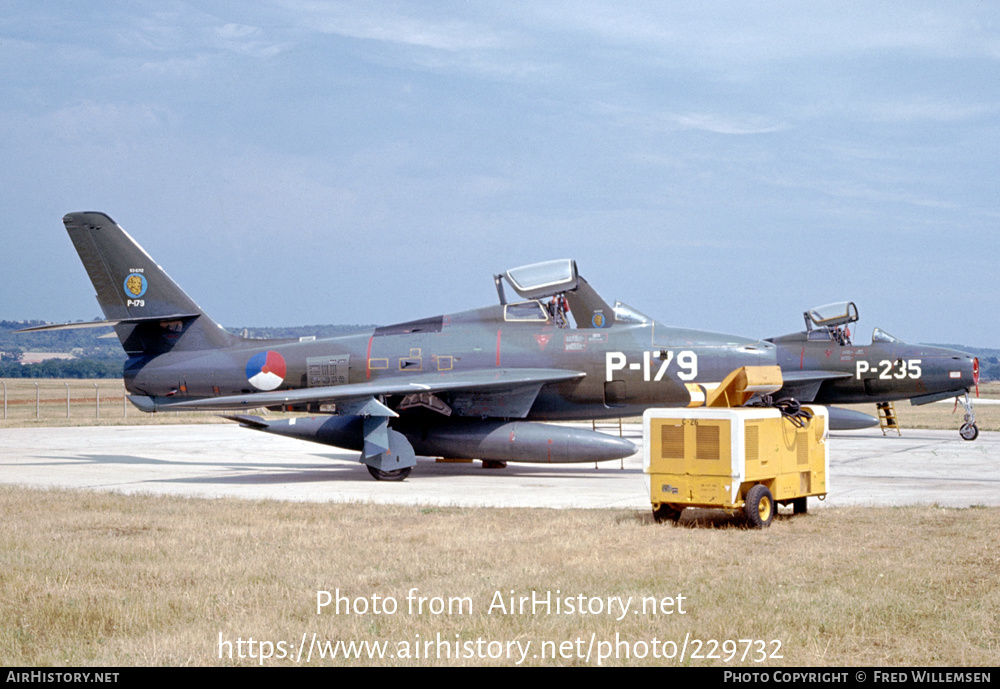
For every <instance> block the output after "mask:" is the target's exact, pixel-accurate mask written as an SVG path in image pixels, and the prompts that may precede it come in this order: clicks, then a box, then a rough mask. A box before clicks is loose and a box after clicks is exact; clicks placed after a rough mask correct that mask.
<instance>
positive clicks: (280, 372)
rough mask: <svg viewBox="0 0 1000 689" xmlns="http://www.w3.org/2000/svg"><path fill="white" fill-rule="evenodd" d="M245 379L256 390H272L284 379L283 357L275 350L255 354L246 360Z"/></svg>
mask: <svg viewBox="0 0 1000 689" xmlns="http://www.w3.org/2000/svg"><path fill="white" fill-rule="evenodd" d="M247 380H249V381H250V384H251V385H253V386H254V387H255V388H257V389H258V390H265V391H267V390H274V389H276V388H277V387H278V386H279V385H281V384H282V383H283V382H284V381H285V359H284V357H282V356H281V355H280V354H278V353H277V352H261V353H260V354H255V355H253V356H252V357H251V358H250V361H248V362H247Z"/></svg>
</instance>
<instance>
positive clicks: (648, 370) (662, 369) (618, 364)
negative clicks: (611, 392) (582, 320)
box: [604, 350, 698, 383]
mask: <svg viewBox="0 0 1000 689" xmlns="http://www.w3.org/2000/svg"><path fill="white" fill-rule="evenodd" d="M654 357H655V358H657V359H659V360H660V364H659V366H658V368H657V370H656V374H655V375H654V374H653V361H652V359H653V358H654ZM671 362H673V363H676V364H677V368H678V369H680V370H679V371H678V372H677V377H678V378H680V379H681V380H694V379H695V378H697V377H698V355H697V354H696V353H694V352H692V351H688V350H684V351H683V352H678V354H677V356H676V357H675V356H674V353H673V352H672V351H667V352H664V351H659V352H643V353H642V362H641V363H640V362H638V361H632V362H630V361H629V360H628V357H627V356H625V354H624V353H623V352H607V354H606V355H605V357H604V370H605V374H606V376H605V380H607V381H609V382H610V381H611V380H613V379H614V373H615V371H621V370H623V369H626V368H627V369H628V370H630V371H640V370H641V371H642V379H643V380H644V381H646V382H649V381H650V380H652V381H653V382H654V383H658V382H659V381H661V380H663V376H664V374H665V373H666V372H667V368H668V367H669V366H670V364H671Z"/></svg>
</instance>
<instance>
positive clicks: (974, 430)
mask: <svg viewBox="0 0 1000 689" xmlns="http://www.w3.org/2000/svg"><path fill="white" fill-rule="evenodd" d="M957 399H960V400H961V401H962V406H963V407H965V422H964V423H963V424H962V427H961V428H959V429H958V434H959V435H960V436H962V440H975V439H976V438H978V437H979V426H977V425H976V412H975V411H973V409H972V401H971V400H970V399H969V393H965V399H962V398H961V397H959V398H957Z"/></svg>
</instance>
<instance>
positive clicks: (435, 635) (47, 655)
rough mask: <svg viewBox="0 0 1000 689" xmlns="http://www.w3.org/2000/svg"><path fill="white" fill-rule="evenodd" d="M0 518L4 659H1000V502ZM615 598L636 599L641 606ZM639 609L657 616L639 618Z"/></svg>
mask: <svg viewBox="0 0 1000 689" xmlns="http://www.w3.org/2000/svg"><path fill="white" fill-rule="evenodd" d="M0 511H2V513H3V514H4V515H5V517H4V519H3V521H2V523H0V664H3V665H32V666H34V665H50V664H51V665H126V666H130V665H234V664H243V665H256V664H260V663H263V664H265V665H290V664H296V663H298V664H306V660H305V658H306V656H307V654H308V653H311V654H312V657H311V658H310V660H309V661H308V664H313V665H318V664H326V665H380V666H381V665H514V664H517V663H518V662H523V664H526V665H598V664H602V665H668V666H671V665H694V666H697V665H716V666H737V665H738V666H744V667H746V666H756V667H768V666H779V665H788V666H816V665H821V666H838V665H863V666H871V665H875V666H883V667H885V666H913V665H919V666H924V665H936V666H942V665H948V666H956V665H965V666H996V665H997V662H998V660H1000V552H998V549H997V545H996V543H997V541H996V538H995V534H996V533H998V530H1000V510H997V509H961V510H958V509H944V508H938V507H914V508H899V509H891V508H885V509H871V508H856V509H855V508H837V509H824V510H819V511H816V512H814V513H810V514H808V515H799V516H796V517H790V516H779V518H778V519H776V521H775V523H774V524H773V525H772V526H771V528H770V529H767V530H764V531H753V530H747V529H744V528H742V527H741V526H740V525H739V523H738V522H737V521H735V520H731V519H729V518H728V517H726V516H725V515H724V514H722V513H706V516H705V518H704V519H703V520H702V522H700V523H696V524H689V525H682V526H679V527H675V526H663V525H656V524H654V523H653V522H652V520H651V518H650V516H649V514H648V513H646V512H642V513H638V512H635V511H614V510H538V509H535V510H529V509H460V508H426V507H424V508H419V507H386V506H374V505H360V504H355V505H350V504H336V505H331V504H287V503H279V502H250V501H238V500H211V501H207V500H192V499H181V498H169V497H153V496H143V497H127V496H120V495H115V494H107V493H101V494H97V493H87V492H59V491H37V490H30V489H22V488H0ZM414 588H415V589H417V591H416V592H415V593H414V594H413V596H412V599H413V603H414V605H417V603H418V601H419V598H420V597H425V599H426V600H425V601H424V610H423V612H422V613H420V614H418V613H417V611H416V608H414V609H413V611H412V612H411V610H410V608H409V605H408V602H407V597H408V594H409V592H410V591H411V589H414ZM338 590H339V595H340V596H341V597H342V598H343V599H344V600H343V601H342V604H341V605H342V607H341V610H340V613H339V614H338V613H337V612H336V611H335V606H334V604H333V603H332V602H331V604H330V605H329V606H326V607H325V608H323V609H322V611H321V613H320V614H317V592H318V591H329V592H330V593H331V595H336V592H337V591H338ZM533 591H534V592H537V594H536V595H546V593H547V592H551V595H552V596H553V600H554V599H555V598H559V599H562V601H563V602H562V605H564V606H565V605H568V603H567V602H566V599H571V603H572V604H573V605H574V606H575V607H578V606H579V603H580V601H581V599H580V596H583V600H584V601H585V603H584V605H585V609H587V610H588V613H587V614H582V615H581V614H579V613H576V612H574V614H556V613H555V609H554V608H552V609H550V610H549V611H546V610H544V609H539V608H536V609H535V610H534V611H533V612H534V614H532V611H531V609H530V607H529V608H528V609H526V610H525V611H524V612H520V611H518V612H517V613H516V614H511V611H510V610H509V609H508V610H501V609H500V608H499V607H496V606H494V609H493V611H492V613H489V612H488V610H489V608H490V605H491V603H496V602H497V599H496V596H497V595H499V596H500V598H502V599H504V600H505V602H506V601H508V600H509V599H510V597H511V595H512V594H511V592H513V595H514V596H515V597H520V596H530V595H531V593H532V592H533ZM609 597H611V598H615V597H623V598H628V597H631V598H632V603H631V607H630V608H629V609H628V612H627V614H621V613H620V612H619V607H617V605H616V604H615V603H614V602H612V603H608V598H609ZM681 597H683V598H681ZM644 598H645V599H647V601H653V600H655V601H656V603H657V608H656V610H655V611H654V610H650V609H648V608H647V609H646V610H645V611H641V612H640V613H639V614H636V613H635V611H636V609H637V607H638V606H640V605H641V603H642V601H643V599H644ZM668 598H669V599H672V601H671V602H664V599H668ZM390 599H391V600H392V602H393V603H394V604H395V609H394V612H392V613H391V614H390V612H389V610H388V608H389V607H390ZM459 599H466V602H464V603H463V602H462V601H461V600H459ZM449 600H451V602H452V604H453V608H452V610H451V613H450V614H449V613H448V611H447V608H446V603H447V602H448V601H449ZM348 601H349V603H348ZM505 604H506V603H505ZM348 605H350V607H351V608H352V609H353V611H354V612H355V613H357V612H361V611H363V610H364V611H365V614H348V612H347V609H348ZM436 605H440V606H442V607H444V609H443V610H441V611H440V614H435V606H436ZM553 605H554V603H553ZM661 605H662V606H665V607H660V606H661ZM598 608H601V609H603V612H601V611H599V610H598ZM365 609H366V610H365ZM376 609H378V610H379V611H380V614H375V612H374V611H375V610H376ZM563 610H564V611H565V607H564V608H563ZM608 610H611V614H607V611H608ZM681 610H683V614H682V613H681ZM590 611H592V612H593V614H591V612H590ZM668 611H670V612H669V614H668ZM619 618H620V619H619ZM250 639H253V640H254V643H253V644H250ZM314 639H315V641H314ZM337 641H343V642H354V643H355V644H362V643H368V644H373V643H376V642H377V643H380V644H385V648H384V653H385V657H382V658H371V657H369V655H368V653H369V652H377V651H376V650H375V649H376V647H374V646H370V645H369V646H360V645H359V646H352V647H349V648H351V649H353V650H346V649H345V647H343V646H336V645H335V644H336V642H337ZM439 641H440V642H441V643H438V642H439ZM317 642H324V643H325V642H330V644H331V645H330V646H324V645H322V644H319V645H317ZM685 646H686V648H685ZM300 648H301V649H302V650H301V652H302V657H301V658H298V655H299V653H300ZM321 650H322V652H323V653H324V655H326V656H327V657H326V658H324V659H321V658H320V657H319V654H320V652H321ZM345 650H346V652H347V653H349V654H352V653H356V654H360V657H351V658H344V657H342V656H343V654H344V653H345ZM262 651H263V654H264V655H268V656H270V657H269V658H266V659H264V660H263V661H262V660H261V659H260V656H261V654H262ZM241 653H242V654H243V656H244V657H242V658H240V654H241ZM331 653H336V654H337V657H335V658H330V657H329V654H331ZM406 653H409V655H410V657H408V658H406V657H400V655H404V654H406ZM681 655H683V656H684V657H683V659H681V658H680V656H681ZM220 656H221V657H220ZM491 656H496V657H491ZM553 656H555V657H553ZM772 656H775V657H772ZM727 659H728V662H727ZM757 661H760V662H757Z"/></svg>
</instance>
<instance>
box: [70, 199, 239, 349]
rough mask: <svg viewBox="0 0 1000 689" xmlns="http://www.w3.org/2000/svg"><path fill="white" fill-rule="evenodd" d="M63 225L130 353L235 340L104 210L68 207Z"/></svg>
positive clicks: (213, 345)
mask: <svg viewBox="0 0 1000 689" xmlns="http://www.w3.org/2000/svg"><path fill="white" fill-rule="evenodd" d="M63 224H65V225H66V231H67V232H69V237H70V239H71V240H72V241H73V245H74V246H75V247H76V251H77V253H78V254H79V255H80V260H81V261H83V265H84V267H85V268H86V269H87V274H88V275H89V276H90V281H91V282H92V283H94V289H96V290H97V301H98V303H99V304H100V305H101V309H102V310H103V311H104V316H105V318H107V319H108V320H114V321H123V322H122V323H119V324H118V325H116V326H115V331H116V332H117V333H118V338H119V339H120V340H121V343H122V346H123V347H124V348H125V351H126V352H128V354H129V355H130V356H142V355H155V354H162V353H164V352H167V351H170V350H179V351H196V350H204V349H215V348H218V347H227V346H230V345H233V344H235V343H236V342H238V341H239V338H238V337H237V336H236V335H233V334H232V333H229V332H226V331H225V330H223V329H222V327H221V326H220V325H218V324H217V323H215V322H214V321H213V320H212V319H211V318H209V317H208V315H207V314H205V312H204V311H202V310H201V307H199V306H198V305H197V304H195V303H194V301H192V299H191V298H190V297H189V296H188V295H187V294H185V293H184V290H182V289H181V288H180V287H178V286H177V283H175V282H174V281H173V280H171V279H170V276H168V275H167V274H166V273H165V272H164V271H163V269H162V268H160V266H158V265H157V264H156V261H154V260H153V259H152V258H151V257H150V256H149V254H147V253H146V252H145V251H144V250H143V248H142V247H141V246H139V245H138V244H137V243H136V242H135V240H134V239H132V238H131V237H130V236H129V235H128V233H127V232H125V230H123V229H122V228H121V227H120V226H119V225H118V224H117V223H115V221H114V220H112V219H111V218H110V217H108V216H107V215H105V214H104V213H69V214H68V215H66V216H65V217H64V218H63Z"/></svg>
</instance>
